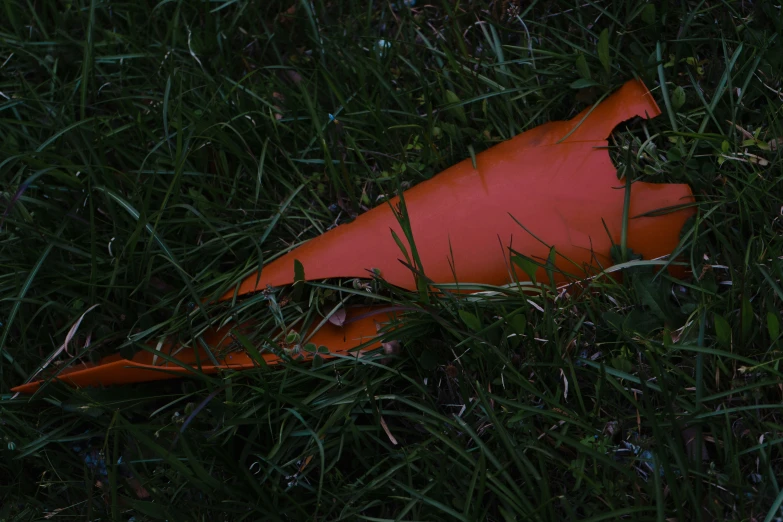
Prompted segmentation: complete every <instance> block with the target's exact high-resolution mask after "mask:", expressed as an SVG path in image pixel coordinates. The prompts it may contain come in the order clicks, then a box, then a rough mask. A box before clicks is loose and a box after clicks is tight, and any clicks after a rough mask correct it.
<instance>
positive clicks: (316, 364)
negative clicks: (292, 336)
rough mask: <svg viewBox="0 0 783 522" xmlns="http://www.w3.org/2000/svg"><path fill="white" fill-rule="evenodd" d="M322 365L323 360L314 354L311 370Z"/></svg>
mask: <svg viewBox="0 0 783 522" xmlns="http://www.w3.org/2000/svg"><path fill="white" fill-rule="evenodd" d="M323 365H324V358H323V357H321V356H320V355H318V354H316V355H315V356H313V370H317V369H318V368H320V367H321V366H323Z"/></svg>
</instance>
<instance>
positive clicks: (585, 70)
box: [571, 53, 593, 89]
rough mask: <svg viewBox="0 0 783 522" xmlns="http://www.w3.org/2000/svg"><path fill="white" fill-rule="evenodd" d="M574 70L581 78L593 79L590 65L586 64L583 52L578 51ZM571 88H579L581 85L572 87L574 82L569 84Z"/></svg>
mask: <svg viewBox="0 0 783 522" xmlns="http://www.w3.org/2000/svg"><path fill="white" fill-rule="evenodd" d="M576 70H577V71H578V72H579V75H580V76H581V77H582V79H583V80H592V79H593V77H592V75H591V74H590V67H588V66H587V60H586V59H585V55H584V54H581V53H580V54H579V56H577V57H576ZM574 83H576V82H574ZM571 88H572V89H579V88H581V87H574V84H571Z"/></svg>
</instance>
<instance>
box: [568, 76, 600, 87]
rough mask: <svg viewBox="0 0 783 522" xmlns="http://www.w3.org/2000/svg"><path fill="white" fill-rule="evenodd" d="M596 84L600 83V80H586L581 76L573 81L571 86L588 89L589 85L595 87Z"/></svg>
mask: <svg viewBox="0 0 783 522" xmlns="http://www.w3.org/2000/svg"><path fill="white" fill-rule="evenodd" d="M596 85H600V84H599V83H598V82H596V81H594V80H586V79H584V78H579V79H578V80H576V81H575V82H572V83H571V85H569V87H571V88H572V89H586V88H587V87H595V86H596Z"/></svg>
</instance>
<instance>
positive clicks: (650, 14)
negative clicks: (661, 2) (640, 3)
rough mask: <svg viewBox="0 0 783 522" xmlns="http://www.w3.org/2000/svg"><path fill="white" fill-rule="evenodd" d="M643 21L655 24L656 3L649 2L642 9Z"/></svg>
mask: <svg viewBox="0 0 783 522" xmlns="http://www.w3.org/2000/svg"><path fill="white" fill-rule="evenodd" d="M642 22H644V23H646V24H647V25H653V24H654V23H655V4H647V5H646V6H644V9H642Z"/></svg>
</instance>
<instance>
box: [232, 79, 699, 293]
mask: <svg viewBox="0 0 783 522" xmlns="http://www.w3.org/2000/svg"><path fill="white" fill-rule="evenodd" d="M660 113H661V111H660V109H659V108H658V106H657V105H656V103H655V101H654V100H653V98H652V95H651V94H650V92H649V91H648V90H647V88H646V87H645V86H644V84H643V83H642V82H641V81H631V82H628V83H626V84H625V85H624V86H623V87H622V88H620V89H619V90H618V91H616V92H615V93H613V94H612V95H611V96H610V97H608V98H607V99H606V100H605V101H604V102H603V103H601V104H599V105H598V106H597V107H595V108H594V109H593V110H592V111H591V110H585V111H584V112H582V113H581V114H579V115H578V116H576V117H575V118H574V119H572V120H570V121H561V122H551V123H547V124H545V125H541V126H540V127H536V128H534V129H531V130H529V131H527V132H525V133H523V134H520V135H519V136H516V137H515V138H512V139H510V140H508V141H506V142H503V143H500V144H498V145H496V146H494V147H492V148H491V149H489V150H487V151H485V152H482V153H481V154H478V155H477V156H476V168H475V169H474V168H473V163H472V162H471V160H469V159H468V160H465V161H463V162H461V163H458V164H456V165H454V166H453V167H451V168H449V169H446V170H445V171H443V172H441V173H440V174H438V175H437V176H435V177H433V178H432V179H430V180H427V181H425V182H423V183H420V184H419V185H416V186H415V187H413V188H411V189H409V190H406V191H405V192H404V197H405V205H406V207H407V209H408V214H409V218H410V223H411V229H412V231H413V238H414V241H415V243H416V248H417V250H418V253H419V256H420V258H421V264H422V267H423V269H424V273H425V275H426V276H427V277H428V278H429V279H430V280H432V281H433V282H434V283H454V282H455V281H454V275H453V273H452V268H451V266H450V265H449V257H450V255H451V253H452V252H453V261H454V269H455V272H456V275H457V280H458V281H459V282H460V283H484V284H490V285H502V284H506V283H511V282H512V281H511V280H510V277H509V272H508V270H509V268H508V266H509V263H508V248H506V247H509V246H510V247H512V248H513V249H514V250H515V251H517V252H521V253H523V254H525V255H526V256H528V257H530V258H533V259H536V258H537V259H539V260H542V261H545V260H546V259H547V257H548V256H549V247H550V246H554V247H555V249H556V250H557V253H558V254H560V255H559V256H558V258H557V261H556V263H555V265H556V266H557V268H559V269H560V270H562V271H563V272H566V273H568V274H575V275H577V276H580V275H581V276H585V275H588V274H590V273H591V272H595V271H596V270H597V269H598V267H599V265H600V266H603V267H608V266H610V265H611V264H612V262H611V258H610V248H611V246H612V241H614V243H615V244H619V243H620V234H621V231H622V226H623V219H622V218H623V206H624V197H625V191H624V188H625V187H624V184H625V182H624V181H618V179H617V170H616V169H615V168H614V166H613V165H612V161H611V159H610V157H609V152H608V150H607V148H606V147H607V146H608V143H607V141H606V139H607V138H608V136H609V134H610V133H611V131H612V129H614V128H615V127H616V126H617V125H618V124H619V123H621V122H623V121H625V120H629V119H631V118H633V117H634V116H641V117H648V118H649V117H654V116H658V115H659V114H660ZM398 201H399V199H398V198H395V199H393V200H392V202H391V203H392V205H395V206H396V205H397V204H398ZM691 201H692V193H691V190H690V188H689V187H688V186H687V185H673V184H652V183H641V182H637V183H634V184H633V185H632V188H631V201H630V213H629V216H639V215H641V214H645V213H648V212H651V211H654V210H659V209H663V208H667V207H672V206H676V205H682V204H685V203H689V202H691ZM692 214H693V210H692V209H691V210H680V211H677V212H673V213H670V214H665V215H661V216H657V217H641V218H636V219H630V220H629V227H628V239H627V246H628V247H630V248H631V249H633V251H634V252H635V253H637V254H642V255H643V256H644V259H653V258H657V257H660V256H663V255H666V254H669V253H671V252H672V250H673V249H674V248H675V247H676V245H677V243H678V239H679V231H680V229H681V228H682V225H683V224H684V223H685V220H686V219H687V218H688V217H689V216H691V215H692ZM515 219H516V220H517V221H519V223H521V224H522V225H524V228H523V227H520V225H519V224H518V223H516V222H515ZM604 223H605V224H606V227H604ZM525 228H527V230H528V231H529V232H528V231H526V230H525ZM390 229H391V230H394V231H395V232H396V233H397V235H398V237H400V238H404V235H403V233H402V229H401V227H400V225H399V224H398V222H397V219H396V217H395V216H394V213H393V212H392V209H391V208H390V206H389V205H387V204H383V205H380V206H378V207H376V208H374V209H372V210H370V211H369V212H366V213H365V214H362V215H361V216H359V217H358V218H357V219H356V220H355V221H353V222H352V223H349V224H345V225H340V226H339V227H337V228H334V229H332V230H330V231H328V232H326V233H325V234H323V235H321V236H319V237H316V238H315V239H313V240H311V241H309V242H307V243H305V244H304V245H302V246H300V247H299V248H296V249H294V250H293V251H291V252H289V253H288V254H286V255H284V256H282V257H280V258H278V259H276V260H275V261H273V262H271V263H269V264H268V265H267V266H265V267H264V268H263V270H262V271H261V273H260V274H256V275H252V276H250V277H248V278H246V279H245V280H244V281H243V282H242V283H241V285H240V286H239V290H238V295H244V294H247V293H249V292H253V291H256V290H263V289H265V288H266V287H267V285H271V286H273V287H274V286H282V285H287V284H291V283H292V282H293V278H294V260H299V262H301V263H302V265H303V266H304V272H305V276H306V277H307V279H308V280H318V279H326V278H333V277H369V274H368V270H370V269H379V270H380V273H381V277H383V278H384V279H385V280H386V281H388V282H390V283H391V284H393V285H396V286H399V287H402V288H407V289H414V288H415V280H414V276H413V274H412V272H411V271H410V269H409V268H408V267H406V266H405V265H403V264H402V263H401V262H400V259H402V258H403V255H402V252H401V251H400V248H399V246H398V245H397V244H396V242H395V241H394V239H393V237H392V235H391V233H390V232H389V230H390ZM607 229H608V230H609V232H610V234H611V238H610V237H609V236H608V235H607V232H606V230H607ZM534 236H535V237H534ZM501 243H502V246H501ZM574 263H576V265H577V266H574ZM516 270H517V274H516V276H517V277H518V278H519V280H523V281H524V280H528V279H529V278H528V277H527V275H526V274H525V273H524V272H523V271H522V270H521V269H519V268H517V269H516ZM580 271H581V272H582V273H581V274H580V273H579V272H580ZM539 272H540V273H538V274H536V277H537V280H538V281H546V280H547V278H546V274H545V271H544V269H540V271H539ZM564 279H565V278H564V277H563V276H556V280H557V281H556V282H563V281H564ZM233 295H234V292H233V291H232V292H228V293H226V294H225V295H224V296H222V299H230V298H231V297H232V296H233Z"/></svg>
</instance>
